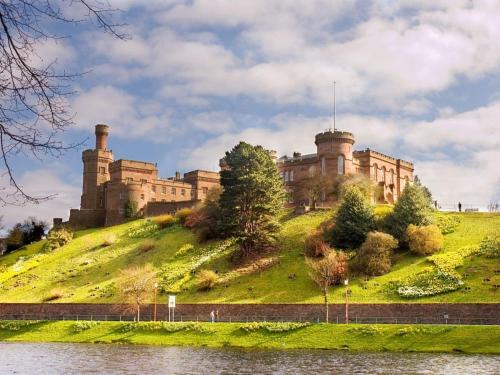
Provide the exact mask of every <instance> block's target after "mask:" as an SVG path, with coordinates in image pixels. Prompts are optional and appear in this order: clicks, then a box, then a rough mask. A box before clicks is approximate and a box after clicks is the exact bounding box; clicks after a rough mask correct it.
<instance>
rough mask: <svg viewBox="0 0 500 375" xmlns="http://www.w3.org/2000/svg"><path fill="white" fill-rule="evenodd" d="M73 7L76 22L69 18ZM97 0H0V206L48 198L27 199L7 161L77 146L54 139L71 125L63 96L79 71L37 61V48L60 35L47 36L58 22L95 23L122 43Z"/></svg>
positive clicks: (108, 12)
mask: <svg viewBox="0 0 500 375" xmlns="http://www.w3.org/2000/svg"><path fill="white" fill-rule="evenodd" d="M70 8H71V10H73V11H74V10H75V8H76V9H78V12H80V13H81V14H82V17H81V18H75V17H72V16H69V15H68V14H70V13H75V12H68V10H70ZM115 11H116V10H115V9H111V8H110V7H109V5H108V3H107V1H105V0H104V1H102V0H17V1H12V0H0V54H1V58H0V150H1V154H0V160H1V166H0V178H2V179H6V180H8V181H9V185H10V188H8V187H7V186H4V187H2V188H0V204H3V205H5V204H23V203H27V202H31V203H39V202H41V201H44V200H47V199H49V198H51V196H38V197H35V196H32V195H30V194H28V193H27V192H26V191H24V190H23V187H22V186H20V185H19V183H18V181H17V180H16V177H15V173H14V169H13V162H12V160H13V158H15V157H16V156H26V155H32V156H34V157H35V158H38V159H40V158H42V157H43V156H46V155H52V156H59V155H60V154H61V153H63V152H64V151H66V150H68V149H72V148H75V147H77V146H78V145H79V144H65V143H64V142H62V141H61V140H60V139H59V137H58V136H59V135H60V133H61V132H63V131H64V130H65V129H66V128H67V127H69V126H71V125H72V124H73V117H74V116H73V114H72V113H71V111H70V108H69V105H68V100H67V99H68V96H69V95H71V94H72V93H73V91H72V89H71V81H72V80H73V79H74V78H76V77H78V76H80V75H81V73H68V72H66V71H58V69H57V67H56V61H51V62H43V60H42V59H41V58H40V56H39V55H38V53H37V51H39V48H40V46H41V45H42V44H43V43H45V42H47V41H49V40H57V39H60V38H63V37H66V35H61V34H58V33H52V32H51V31H49V29H55V28H56V27H57V26H60V24H73V25H78V24H81V23H82V22H91V23H94V24H96V25H97V26H98V27H99V28H101V29H103V30H104V31H105V32H107V33H110V34H112V35H113V36H115V37H117V38H120V39H124V38H125V37H126V36H125V35H124V34H120V33H119V32H118V31H117V30H119V28H120V26H121V25H117V24H114V23H113V22H112V21H111V19H112V15H113V13H114V12H115Z"/></svg>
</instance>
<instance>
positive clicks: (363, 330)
mask: <svg viewBox="0 0 500 375" xmlns="http://www.w3.org/2000/svg"><path fill="white" fill-rule="evenodd" d="M348 332H351V333H355V334H359V335H363V336H373V335H378V334H381V333H382V330H381V329H380V328H378V327H374V326H360V327H353V328H349V331H348Z"/></svg>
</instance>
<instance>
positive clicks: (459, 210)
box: [458, 202, 462, 212]
mask: <svg viewBox="0 0 500 375" xmlns="http://www.w3.org/2000/svg"><path fill="white" fill-rule="evenodd" d="M458 212H462V203H460V202H458Z"/></svg>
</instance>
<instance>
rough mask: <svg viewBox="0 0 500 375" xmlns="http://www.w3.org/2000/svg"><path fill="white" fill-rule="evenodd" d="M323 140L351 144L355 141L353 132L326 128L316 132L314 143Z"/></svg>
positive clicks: (322, 141)
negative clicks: (321, 131)
mask: <svg viewBox="0 0 500 375" xmlns="http://www.w3.org/2000/svg"><path fill="white" fill-rule="evenodd" d="M324 142H342V143H350V144H351V145H352V144H354V143H355V142H356V140H355V138H354V134H352V133H350V132H344V131H340V130H335V131H333V132H332V131H331V130H327V131H325V132H323V133H318V134H316V136H315V141H314V143H315V144H316V145H318V144H319V143H324Z"/></svg>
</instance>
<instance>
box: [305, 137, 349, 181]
mask: <svg viewBox="0 0 500 375" xmlns="http://www.w3.org/2000/svg"><path fill="white" fill-rule="evenodd" d="M354 142H355V140H354V135H353V134H352V133H349V132H343V131H339V130H334V131H333V132H332V131H331V130H327V131H325V132H324V133H319V134H316V137H315V142H314V143H315V144H316V147H317V155H318V160H319V166H320V170H321V173H323V174H328V175H332V176H336V175H342V174H353V173H355V169H354V166H353V158H352V145H353V144H354Z"/></svg>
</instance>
